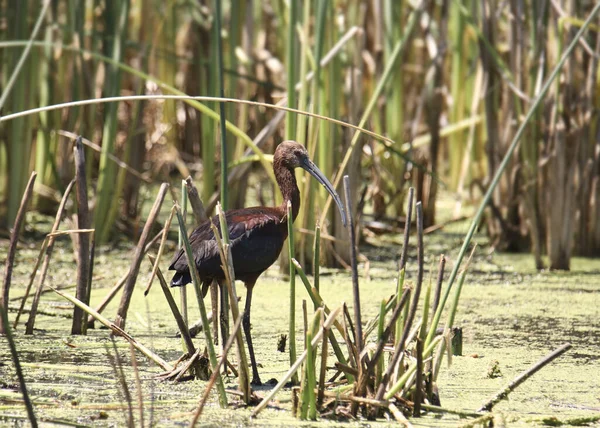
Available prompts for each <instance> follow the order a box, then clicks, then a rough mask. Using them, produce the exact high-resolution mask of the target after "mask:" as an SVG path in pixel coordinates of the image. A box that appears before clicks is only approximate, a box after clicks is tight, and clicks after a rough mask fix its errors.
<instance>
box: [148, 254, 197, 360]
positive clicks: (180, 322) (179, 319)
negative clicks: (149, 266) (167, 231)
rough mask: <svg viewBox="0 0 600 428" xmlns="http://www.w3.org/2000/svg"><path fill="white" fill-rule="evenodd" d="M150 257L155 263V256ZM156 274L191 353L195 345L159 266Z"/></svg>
mask: <svg viewBox="0 0 600 428" xmlns="http://www.w3.org/2000/svg"><path fill="white" fill-rule="evenodd" d="M148 258H149V259H150V263H155V257H154V256H151V255H148ZM156 276H157V278H158V282H159V284H160V288H161V289H162V291H163V294H164V295H165V299H167V304H168V305H169V308H170V309H171V313H172V314H173V318H175V322H176V323H177V327H178V328H179V332H180V333H181V337H182V338H183V342H184V343H185V346H186V349H187V352H188V354H189V355H193V354H194V352H196V347H195V346H194V342H193V341H192V337H191V336H190V331H189V330H188V327H187V324H186V323H185V321H184V319H183V317H182V316H181V313H180V312H179V308H177V304H176V303H175V299H173V295H172V294H171V290H170V289H169V286H168V285H167V281H166V280H165V277H164V276H163V274H162V272H161V270H160V268H158V269H157V270H156Z"/></svg>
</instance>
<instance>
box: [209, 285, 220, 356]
mask: <svg viewBox="0 0 600 428" xmlns="http://www.w3.org/2000/svg"><path fill="white" fill-rule="evenodd" d="M210 306H211V309H212V324H213V341H214V344H215V345H216V344H218V343H219V316H218V315H217V314H218V313H219V287H218V285H217V281H215V280H212V281H211V283H210Z"/></svg>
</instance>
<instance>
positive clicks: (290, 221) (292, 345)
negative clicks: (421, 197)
mask: <svg viewBox="0 0 600 428" xmlns="http://www.w3.org/2000/svg"><path fill="white" fill-rule="evenodd" d="M292 3H294V2H292ZM287 227H288V254H289V260H290V261H289V266H290V311H289V313H290V320H289V330H288V340H289V353H290V366H291V365H293V364H294V362H295V361H296V268H295V266H294V263H293V259H294V253H295V247H294V217H293V214H292V203H291V202H290V201H288V203H287ZM292 383H293V384H296V385H297V384H298V376H297V375H296V373H294V374H292Z"/></svg>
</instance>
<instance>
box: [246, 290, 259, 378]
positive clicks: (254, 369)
mask: <svg viewBox="0 0 600 428" xmlns="http://www.w3.org/2000/svg"><path fill="white" fill-rule="evenodd" d="M253 288H254V283H251V284H248V283H247V284H246V290H247V293H246V307H245V309H244V319H243V320H242V326H243V327H244V334H245V335H246V342H247V343H248V352H249V353H250V363H251V364H252V382H251V383H252V385H262V382H261V381H260V376H259V375H258V368H257V366H256V357H255V356H254V346H253V345H252V337H251V336H250V306H251V304H252V289H253Z"/></svg>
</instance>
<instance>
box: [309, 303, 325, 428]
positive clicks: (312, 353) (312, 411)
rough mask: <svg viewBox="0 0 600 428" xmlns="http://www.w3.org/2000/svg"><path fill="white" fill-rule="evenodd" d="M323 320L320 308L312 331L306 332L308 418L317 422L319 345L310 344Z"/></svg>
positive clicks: (314, 318) (316, 313) (315, 316)
mask: <svg viewBox="0 0 600 428" xmlns="http://www.w3.org/2000/svg"><path fill="white" fill-rule="evenodd" d="M322 320H323V308H318V309H317V310H316V312H315V315H314V317H313V322H312V325H311V328H310V330H308V331H307V332H306V339H307V347H306V350H307V356H306V387H307V389H308V391H307V392H308V394H307V405H308V406H307V407H308V413H307V415H306V416H307V417H308V419H310V420H311V421H316V420H317V397H316V394H315V389H316V387H317V384H316V383H317V369H316V364H315V359H316V356H317V355H316V354H317V353H316V351H317V346H318V345H317V346H315V347H314V348H313V347H312V346H310V344H311V343H312V339H313V337H314V336H315V335H316V334H317V332H318V331H319V327H320V325H321V324H322ZM323 337H324V338H325V337H326V336H325V334H323Z"/></svg>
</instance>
